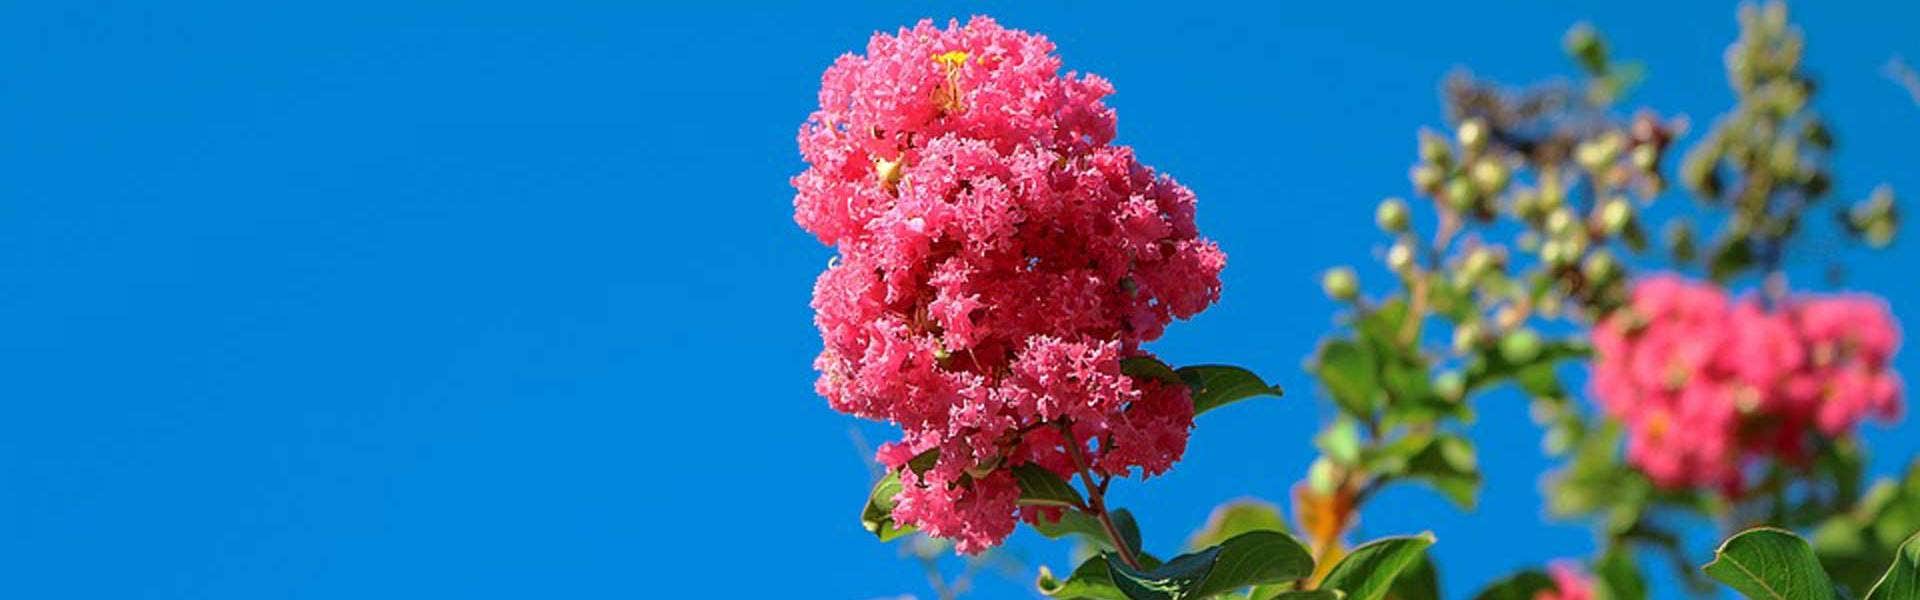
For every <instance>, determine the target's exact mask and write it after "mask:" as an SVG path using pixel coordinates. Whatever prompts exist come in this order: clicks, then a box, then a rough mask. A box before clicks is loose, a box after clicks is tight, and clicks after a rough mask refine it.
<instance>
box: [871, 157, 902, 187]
mask: <svg viewBox="0 0 1920 600" xmlns="http://www.w3.org/2000/svg"><path fill="white" fill-rule="evenodd" d="M873 173H874V174H875V175H877V176H879V177H880V186H881V187H884V188H886V189H887V191H893V186H894V185H895V184H898V183H900V161H897V160H887V159H884V158H876V159H873Z"/></svg>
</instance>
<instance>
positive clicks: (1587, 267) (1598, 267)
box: [1580, 249, 1620, 283]
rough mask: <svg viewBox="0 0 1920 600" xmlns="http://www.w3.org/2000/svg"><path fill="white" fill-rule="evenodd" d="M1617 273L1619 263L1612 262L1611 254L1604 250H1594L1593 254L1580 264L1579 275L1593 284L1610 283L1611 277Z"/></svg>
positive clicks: (1618, 271)
mask: <svg viewBox="0 0 1920 600" xmlns="http://www.w3.org/2000/svg"><path fill="white" fill-rule="evenodd" d="M1619 273H1620V263H1618V262H1616V261H1615V260H1614V258H1613V253H1611V252H1607V251H1606V250H1604V249H1603V250H1595V251H1594V252H1593V254H1589V255H1587V259H1586V260H1585V261H1582V262H1581V263H1580V274H1582V275H1585V276H1586V278H1587V281H1591V282H1594V283H1604V282H1607V281H1611V280H1612V279H1613V277H1614V276H1615V275H1618V274H1619Z"/></svg>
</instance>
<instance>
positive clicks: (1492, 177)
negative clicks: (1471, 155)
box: [1471, 158, 1513, 196]
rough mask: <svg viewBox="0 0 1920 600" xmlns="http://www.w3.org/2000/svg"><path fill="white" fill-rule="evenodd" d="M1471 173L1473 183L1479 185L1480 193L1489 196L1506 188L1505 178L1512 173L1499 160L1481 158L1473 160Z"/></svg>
mask: <svg viewBox="0 0 1920 600" xmlns="http://www.w3.org/2000/svg"><path fill="white" fill-rule="evenodd" d="M1471 175H1472V176H1473V184H1474V185H1475V186H1478V187H1479V189H1480V193H1482V194H1486V195H1489V196H1491V195H1494V194H1498V193H1500V191H1501V190H1504V189H1506V188H1507V180H1508V178H1510V177H1512V175H1513V174H1512V173H1511V172H1509V171H1508V170H1507V165H1505V164H1502V163H1501V162H1500V161H1497V160H1494V159H1491V158H1483V159H1480V160H1478V161H1474V163H1473V172H1472V173H1471Z"/></svg>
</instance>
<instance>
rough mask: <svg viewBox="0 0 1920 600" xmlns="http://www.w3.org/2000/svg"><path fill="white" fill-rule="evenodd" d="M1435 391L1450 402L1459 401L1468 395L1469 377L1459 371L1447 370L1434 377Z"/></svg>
mask: <svg viewBox="0 0 1920 600" xmlns="http://www.w3.org/2000/svg"><path fill="white" fill-rule="evenodd" d="M1433 391H1434V393H1436V394H1439V395H1440V398H1441V399H1443V400H1446V401H1448V402H1459V401H1460V400H1461V399H1462V398H1465V397H1466V396H1467V378H1466V376H1465V375H1461V374H1460V372H1459V371H1454V370H1447V371H1444V372H1441V373H1440V376H1438V377H1435V378H1434V379H1433Z"/></svg>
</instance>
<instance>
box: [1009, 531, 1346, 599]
mask: <svg viewBox="0 0 1920 600" xmlns="http://www.w3.org/2000/svg"><path fill="white" fill-rule="evenodd" d="M1143 566H1144V567H1146V568H1143V569H1134V568H1132V567H1130V566H1127V565H1126V564H1125V563H1124V562H1123V561H1122V560H1121V559H1120V558H1119V556H1118V555H1117V554H1114V553H1111V552H1108V553H1102V554H1101V555H1100V556H1096V557H1093V558H1091V559H1088V560H1087V561H1086V562H1084V563H1082V564H1081V565H1080V566H1079V567H1078V568H1075V569H1074V572H1073V574H1072V575H1070V576H1068V577H1067V579H1065V580H1059V579H1056V578H1054V577H1053V576H1052V575H1051V574H1050V573H1048V572H1045V571H1043V572H1042V573H1041V577H1040V580H1039V582H1038V586H1039V588H1040V591H1041V593H1044V594H1046V595H1048V596H1051V597H1054V598H1116V597H1117V598H1123V599H1126V600H1147V599H1154V600H1164V599H1171V598H1208V597H1213V596H1217V595H1220V594H1225V593H1228V592H1233V591H1236V590H1240V589H1242V588H1247V587H1251V586H1255V585H1260V584H1269V583H1282V582H1289V581H1294V580H1299V579H1304V578H1306V577H1307V576H1309V575H1311V574H1312V573H1313V555H1312V554H1311V553H1309V552H1308V551H1307V548H1306V546H1304V545H1301V543H1300V542H1299V541H1297V540H1295V539H1293V537H1292V536H1289V535H1287V534H1285V533H1280V532H1277V531H1249V532H1247V533H1242V534H1239V535H1235V536H1233V537H1230V538H1227V539H1226V540H1225V541H1223V542H1221V543H1220V544H1219V545H1215V546H1210V547H1207V548H1205V549H1202V550H1199V551H1197V552H1191V553H1188V554H1183V555H1180V556H1177V557H1174V558H1173V559H1172V560H1168V561H1167V562H1165V563H1163V564H1158V565H1151V566H1149V565H1143Z"/></svg>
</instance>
